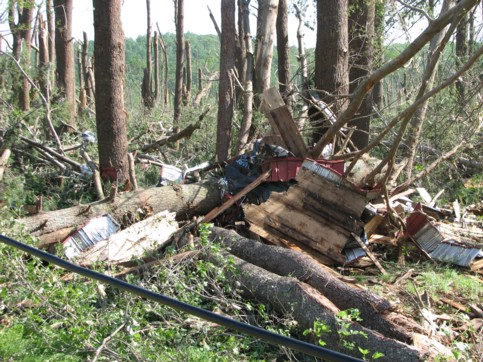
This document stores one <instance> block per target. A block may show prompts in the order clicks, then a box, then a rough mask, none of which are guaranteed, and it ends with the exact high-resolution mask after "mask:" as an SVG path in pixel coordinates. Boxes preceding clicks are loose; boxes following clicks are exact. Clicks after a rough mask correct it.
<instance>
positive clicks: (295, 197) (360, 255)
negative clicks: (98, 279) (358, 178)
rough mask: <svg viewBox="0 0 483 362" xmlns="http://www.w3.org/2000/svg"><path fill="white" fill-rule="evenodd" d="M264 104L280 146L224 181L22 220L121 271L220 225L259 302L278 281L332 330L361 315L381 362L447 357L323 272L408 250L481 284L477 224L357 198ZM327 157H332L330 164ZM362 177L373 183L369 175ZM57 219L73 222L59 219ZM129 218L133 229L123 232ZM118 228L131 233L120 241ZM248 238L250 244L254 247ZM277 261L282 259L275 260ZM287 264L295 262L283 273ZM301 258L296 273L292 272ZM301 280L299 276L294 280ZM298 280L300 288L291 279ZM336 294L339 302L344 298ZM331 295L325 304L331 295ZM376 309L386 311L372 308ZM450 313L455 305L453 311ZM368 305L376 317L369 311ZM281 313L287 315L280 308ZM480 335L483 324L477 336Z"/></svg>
mask: <svg viewBox="0 0 483 362" xmlns="http://www.w3.org/2000/svg"><path fill="white" fill-rule="evenodd" d="M264 104H265V105H264V107H265V110H266V113H267V118H268V119H269V121H270V123H271V125H272V129H273V131H274V135H273V137H272V139H278V140H279V141H280V142H278V143H277V144H267V143H266V141H267V139H265V142H263V141H258V142H257V143H255V145H254V148H253V150H252V151H251V152H248V153H246V154H244V155H241V156H239V157H237V158H235V159H233V160H231V162H229V163H228V164H226V165H222V167H219V168H222V169H223V174H222V175H221V176H218V178H217V179H216V181H215V182H213V181H210V182H208V183H205V184H202V183H199V184H190V185H188V184H186V183H185V182H184V181H185V180H186V178H187V175H188V174H193V173H196V181H198V179H199V178H202V176H203V174H205V173H206V172H207V170H208V169H213V167H212V166H211V165H208V164H206V163H204V164H202V165H199V166H195V167H194V168H191V169H188V168H187V169H186V170H185V172H183V171H182V170H181V169H178V168H175V167H171V166H169V165H164V164H163V165H160V166H161V177H160V182H159V185H158V186H163V187H162V188H155V189H154V191H153V190H138V191H134V192H133V193H132V196H129V198H128V197H127V196H125V195H123V194H121V195H118V196H117V197H116V198H114V199H109V200H107V199H106V200H104V201H102V202H98V203H94V204H92V205H88V206H82V205H81V206H78V207H75V208H72V210H60V211H55V212H52V213H51V215H45V214H39V215H36V216H33V217H31V218H26V219H23V220H20V221H21V222H22V223H24V224H25V225H26V226H27V227H28V228H29V229H30V230H31V232H32V234H33V235H35V236H40V237H41V238H42V243H43V244H42V245H43V246H49V245H51V244H53V243H55V242H58V241H60V240H63V242H64V249H65V254H66V256H67V257H68V258H74V260H76V261H77V262H78V263H80V264H81V265H84V266H91V265H93V264H95V263H97V262H106V263H108V264H114V265H118V266H132V265H134V264H136V265H143V264H147V263H150V262H152V261H153V259H156V258H159V256H158V255H160V254H159V252H160V251H162V250H163V248H165V247H166V246H167V245H170V244H173V245H175V246H179V242H180V240H181V239H182V238H183V237H184V238H187V239H189V238H190V237H189V236H188V237H186V235H191V239H189V240H187V241H185V242H186V243H193V236H192V234H190V232H191V231H192V230H193V229H194V227H195V226H196V225H197V224H199V223H206V222H212V221H213V222H214V223H215V225H217V226H221V227H226V228H228V227H229V228H230V229H235V230H236V231H238V232H239V233H238V234H237V233H235V232H234V231H228V230H226V229H221V228H214V231H213V235H215V237H213V239H216V238H221V239H223V240H225V239H229V238H231V239H230V242H231V243H232V244H231V245H229V246H230V247H231V251H230V252H232V253H233V254H235V255H236V257H239V258H242V259H243V260H245V261H247V263H245V262H242V261H240V262H239V265H240V267H241V268H246V273H245V274H243V277H247V276H248V275H253V278H259V279H260V280H259V281H257V282H256V283H255V282H253V280H252V281H249V280H245V281H244V283H242V284H243V285H249V284H250V283H253V285H254V287H253V290H249V291H248V292H249V293H251V294H252V295H256V296H257V298H260V299H261V300H266V301H267V302H270V301H272V302H273V300H271V295H266V294H264V293H267V290H269V289H270V288H272V287H273V288H275V286H274V285H267V287H266V288H265V287H264V288H259V286H260V285H261V283H268V284H270V283H275V281H276V280H278V283H280V284H281V285H286V286H290V288H291V289H290V290H297V293H298V294H297V295H298V296H295V295H292V296H291V297H287V293H286V290H285V289H284V288H280V290H281V291H283V293H281V294H280V297H282V296H285V297H286V298H287V300H288V301H290V303H291V305H292V304H293V305H297V303H300V305H302V304H303V303H309V302H310V303H311V304H310V303H309V304H310V305H309V304H307V305H308V306H309V307H310V308H314V309H313V310H317V311H319V312H320V315H321V316H323V317H324V318H327V320H332V319H333V315H332V313H337V311H338V308H362V312H363V313H364V316H365V318H366V320H365V323H367V325H364V328H368V329H371V330H374V331H377V332H379V333H382V334H383V335H385V336H390V338H393V339H394V340H389V338H388V339H387V340H384V338H382V337H381V336H380V335H379V334H377V333H376V334H371V333H373V332H371V331H369V330H368V331H367V333H369V335H370V336H371V337H370V340H371V339H372V341H373V342H370V343H377V344H378V345H379V344H380V346H379V347H377V348H382V349H385V352H386V353H387V355H386V356H387V359H386V360H391V356H392V357H393V360H394V358H398V357H397V356H398V355H397V353H401V352H400V351H402V350H404V351H406V352H405V353H407V354H406V355H411V356H412V357H411V360H419V357H421V356H423V355H424V353H426V352H428V351H431V350H432V351H433V352H431V353H433V355H435V354H438V353H443V354H448V351H447V349H445V348H444V346H442V345H438V343H439V342H438V340H440V338H439V337H438V338H439V339H437V340H434V341H432V340H430V339H428V336H430V337H433V335H432V332H431V331H432V330H433V329H434V328H433V327H434V325H432V324H431V323H430V325H429V326H426V325H424V323H423V324H422V325H420V324H419V323H416V322H415V321H413V320H412V319H410V318H408V317H407V316H405V315H402V314H401V313H396V312H394V310H395V309H396V308H395V307H394V306H392V305H390V303H389V302H387V300H384V299H382V300H381V298H380V297H377V298H376V297H375V296H374V295H371V294H370V293H369V292H367V291H366V290H364V289H362V288H360V287H359V286H356V285H353V283H352V282H350V283H348V282H346V281H345V280H344V281H342V280H340V279H339V278H340V277H341V276H340V274H338V273H336V272H335V271H334V270H332V269H330V268H327V266H334V267H339V268H366V267H370V266H374V265H375V266H376V267H377V269H378V270H379V271H380V272H381V273H386V271H385V269H384V267H383V266H382V264H381V262H383V258H382V256H383V255H388V254H398V255H399V258H398V262H399V263H404V257H405V255H404V249H405V248H406V247H407V246H413V247H414V250H416V252H417V254H418V257H419V258H427V259H430V260H432V261H434V262H443V263H451V264H455V265H458V266H461V267H465V268H468V269H470V270H471V271H474V272H477V273H480V274H483V241H482V239H483V228H482V226H483V225H482V223H481V221H480V222H479V221H478V220H476V219H471V218H470V217H469V215H467V214H465V213H461V210H460V208H459V205H458V204H457V203H455V204H454V206H453V209H452V210H451V209H441V208H438V207H436V199H437V198H438V197H439V194H438V195H437V196H436V197H434V198H433V197H431V196H430V195H429V194H428V193H427V192H426V191H425V190H424V189H422V188H419V189H417V190H413V189H411V190H408V191H405V192H403V193H400V194H397V195H392V196H389V195H388V193H387V191H386V190H385V189H382V190H380V189H361V188H360V187H359V186H357V183H355V182H354V181H352V180H354V179H353V178H351V181H349V175H346V173H345V169H344V162H343V161H334V160H327V159H318V160H313V159H311V158H310V157H309V154H308V147H307V146H306V145H305V143H304V141H303V139H302V137H301V136H300V134H299V133H298V130H297V127H296V125H295V123H294V121H293V119H292V117H291V115H290V112H289V111H288V109H287V107H286V106H285V105H284V104H283V101H281V98H280V96H279V95H278V93H277V92H274V91H273V90H269V91H268V92H267V93H266V94H265V98H264ZM331 150H332V148H331V149H327V150H326V151H327V152H326V155H329V154H330V152H332V151H331ZM364 172H366V174H367V170H364ZM416 192H417V194H416ZM412 195H415V196H417V195H419V197H420V198H421V199H422V201H419V200H418V201H413V200H412V199H411V198H409V196H412ZM414 199H416V198H414ZM106 204H108V205H107V206H105V205H106ZM106 211H107V212H106ZM111 214H112V215H111ZM60 215H62V216H66V217H63V218H62V220H60ZM110 215H111V216H110ZM67 216H68V217H67ZM126 217H127V218H128V219H129V221H130V222H128V223H125V222H124V220H123V219H124V218H126ZM196 217H198V218H196ZM67 219H68V220H69V221H67ZM60 221H62V222H63V223H60ZM178 221H184V222H185V223H183V224H182V223H178ZM121 223H122V224H123V225H124V224H131V226H129V227H126V228H125V229H124V230H122V231H119V228H120V224H121ZM76 225H83V226H82V227H80V228H77V227H76ZM180 225H182V226H181V227H180ZM241 234H243V235H248V236H249V239H247V238H244V237H242V236H241ZM233 238H234V240H233ZM253 239H257V240H258V241H263V244H262V243H259V242H258V243H257V242H255V241H254V240H253ZM177 243H178V244H177ZM266 244H272V245H273V244H274V245H276V246H282V247H283V248H274V247H273V246H268V245H266ZM242 245H243V246H242ZM261 245H263V248H262V247H261ZM237 246H238V247H237ZM255 250H258V251H257V252H255ZM262 252H263V253H266V256H262V255H261V254H260V253H262ZM280 253H281V254H280ZM273 255H278V256H279V257H277V258H276V259H271V257H273ZM282 260H288V261H287V264H286V265H285V264H283V263H282V262H281V261H282ZM295 260H296V261H297V263H298V264H295V262H293V263H292V261H295ZM251 263H253V265H252V264H251ZM280 263H282V264H283V265H282V264H280ZM255 265H256V267H255ZM260 268H263V269H261V270H260ZM297 268H299V269H297ZM267 270H270V272H271V273H272V274H273V273H275V274H277V276H274V275H275V274H273V275H272V274H270V275H267V276H266V277H265V276H264V274H263V273H265V272H267V273H269V272H268V271H267ZM296 270H301V272H300V273H299V274H298V275H297V273H296V272H295V271H296ZM278 275H284V277H280V276H278ZM292 275H294V276H295V277H296V278H297V279H299V281H297V282H295V281H294V280H293V279H291V278H290V277H291V276H292ZM334 275H335V276H334ZM410 277H411V275H410V274H409V275H408V276H403V277H401V278H400V279H398V280H397V281H396V282H394V285H396V284H397V283H400V282H401V281H402V279H403V278H410ZM308 279H311V280H310V281H309V280H308ZM319 279H320V281H319V282H316V281H317V280H319ZM254 280H255V279H254ZM257 280H258V279H257ZM314 281H315V282H316V285H313V284H311V283H313V282H314ZM306 283H307V285H310V287H308V286H307V285H306ZM257 286H258V287H257ZM256 288H258V289H257V290H255V289H256ZM311 288H314V289H311ZM341 291H342V293H343V295H344V298H340V296H339V294H340V293H341ZM319 293H322V294H319ZM331 293H332V294H331ZM329 295H330V300H328V299H327V297H326V296H329ZM297 298H300V300H298V299H297ZM374 300H377V301H378V304H380V305H381V306H382V305H383V306H384V308H382V307H381V308H380V309H377V308H376V309H374V308H375V307H374V306H375V304H374V303H373V301H374ZM274 303H275V302H274ZM277 303H281V301H279V300H278V301H277ZM447 303H453V306H454V305H455V304H454V302H452V301H448V302H447ZM366 304H367V305H368V306H369V305H370V306H372V308H369V307H368V308H367V310H364V305H366ZM278 307H279V309H280V310H282V309H283V305H279V306H278ZM458 308H459V307H458ZM462 308H463V309H466V308H465V307H464V306H463V307H462ZM299 309H300V311H299V312H300V316H301V318H302V319H303V318H305V322H304V323H308V324H307V326H308V328H310V323H311V322H313V321H312V320H308V319H307V318H308V317H307V315H306V313H305V310H304V309H303V308H302V307H299ZM481 309H483V306H481V305H474V306H472V310H473V312H474V317H475V318H476V317H478V318H480V320H481V318H483V312H481ZM319 312H318V313H319ZM315 314H316V317H317V318H318V317H319V315H318V314H317V313H315ZM421 314H422V315H423V316H425V318H426V320H434V318H437V316H435V315H432V314H431V312H429V308H426V309H424V313H423V312H421ZM331 318H332V319H331ZM331 323H332V322H331ZM371 323H372V324H371ZM354 324H355V323H354ZM433 324H434V323H433ZM482 325H483V323H480V324H478V323H476V326H477V327H478V328H477V329H480V328H482ZM354 328H359V327H357V326H355V327H354ZM365 333H366V332H365ZM441 338H442V337H441ZM361 343H366V342H365V341H361ZM406 343H412V346H408V345H406ZM381 346H382V347H381ZM414 346H416V347H417V348H416V349H415V348H414ZM404 348H406V349H404ZM397 351H399V352H397ZM422 351H424V352H422ZM434 351H436V352H434Z"/></svg>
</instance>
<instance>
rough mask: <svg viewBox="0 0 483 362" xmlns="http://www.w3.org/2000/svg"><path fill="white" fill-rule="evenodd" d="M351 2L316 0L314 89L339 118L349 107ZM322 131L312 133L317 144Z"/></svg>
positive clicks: (345, 0)
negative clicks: (348, 12) (349, 20)
mask: <svg viewBox="0 0 483 362" xmlns="http://www.w3.org/2000/svg"><path fill="white" fill-rule="evenodd" d="M347 11H348V0H317V42H316V45H315V88H317V89H318V90H320V91H322V92H323V95H322V96H321V100H322V101H323V102H325V103H327V104H328V105H329V106H330V108H331V110H332V112H334V114H335V115H336V116H339V115H340V114H341V113H342V112H344V111H345V109H346V108H347V103H348V101H347V94H348V93H349V44H348V19H347ZM321 136H322V133H321V130H320V128H319V129H318V130H316V131H315V132H314V134H313V141H314V142H317V141H318V140H319V139H320V137H321Z"/></svg>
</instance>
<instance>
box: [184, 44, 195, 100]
mask: <svg viewBox="0 0 483 362" xmlns="http://www.w3.org/2000/svg"><path fill="white" fill-rule="evenodd" d="M184 44H185V56H186V92H185V94H184V103H185V104H189V103H190V99H191V83H192V74H193V70H192V68H191V44H190V42H189V41H185V43H184Z"/></svg>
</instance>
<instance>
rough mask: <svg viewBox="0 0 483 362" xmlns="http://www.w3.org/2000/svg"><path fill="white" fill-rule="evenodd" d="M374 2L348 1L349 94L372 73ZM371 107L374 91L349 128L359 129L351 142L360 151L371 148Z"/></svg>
mask: <svg viewBox="0 0 483 362" xmlns="http://www.w3.org/2000/svg"><path fill="white" fill-rule="evenodd" d="M375 2H376V0H349V9H350V10H349V11H350V15H349V51H350V59H349V63H350V69H349V81H350V85H349V92H350V93H352V92H353V91H354V90H355V89H356V88H357V86H358V84H359V83H360V82H361V81H362V80H363V79H364V78H366V77H367V75H368V74H369V73H371V72H372V69H373V64H374V21H375V13H376V4H375ZM372 104H373V98H372V91H369V92H368V93H367V94H366V97H365V99H364V101H363V102H362V104H361V107H360V108H359V111H358V112H357V113H356V114H355V116H356V117H355V118H354V119H353V120H352V121H351V122H349V126H353V127H355V128H356V130H355V132H354V133H353V136H352V142H353V143H354V145H355V147H357V149H362V148H364V147H366V146H367V145H368V144H369V133H370V125H371V115H372V113H373V112H372Z"/></svg>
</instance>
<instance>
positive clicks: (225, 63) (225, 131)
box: [216, 0, 236, 162]
mask: <svg viewBox="0 0 483 362" xmlns="http://www.w3.org/2000/svg"><path fill="white" fill-rule="evenodd" d="M235 42H236V27H235V0H222V1H221V46H220V48H221V49H220V54H223V56H222V57H220V85H219V93H218V123H217V131H216V158H217V161H218V162H223V161H226V160H228V159H229V158H230V156H231V152H230V144H231V128H232V127H231V126H232V122H233V107H234V96H235V93H234V92H235V88H234V84H233V75H232V73H233V72H234V70H235Z"/></svg>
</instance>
